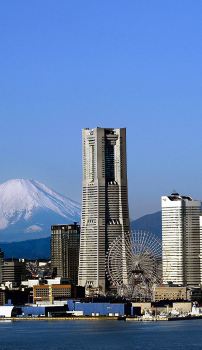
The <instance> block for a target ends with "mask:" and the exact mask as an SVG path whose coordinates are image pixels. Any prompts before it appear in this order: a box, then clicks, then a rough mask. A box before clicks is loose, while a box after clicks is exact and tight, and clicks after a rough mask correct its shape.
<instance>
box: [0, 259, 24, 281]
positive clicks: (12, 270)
mask: <svg viewBox="0 0 202 350" xmlns="http://www.w3.org/2000/svg"><path fill="white" fill-rule="evenodd" d="M2 277H3V278H2V282H3V283H6V282H11V283H12V284H13V286H14V287H18V286H19V285H20V284H21V281H23V280H24V279H25V278H26V269H25V262H24V261H21V260H18V259H12V260H6V261H4V264H3V276H2Z"/></svg>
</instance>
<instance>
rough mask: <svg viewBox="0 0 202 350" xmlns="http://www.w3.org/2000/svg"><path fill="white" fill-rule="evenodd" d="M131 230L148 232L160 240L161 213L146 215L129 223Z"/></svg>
mask: <svg viewBox="0 0 202 350" xmlns="http://www.w3.org/2000/svg"><path fill="white" fill-rule="evenodd" d="M131 228H132V229H133V230H143V231H149V232H151V233H153V234H154V235H156V236H157V237H158V238H160V239H161V211H158V212H156V213H153V214H147V215H144V216H142V217H141V218H139V219H136V220H134V221H132V222H131Z"/></svg>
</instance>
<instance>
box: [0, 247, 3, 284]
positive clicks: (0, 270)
mask: <svg viewBox="0 0 202 350" xmlns="http://www.w3.org/2000/svg"><path fill="white" fill-rule="evenodd" d="M3 265H4V253H3V252H2V250H1V249H0V283H2V281H3Z"/></svg>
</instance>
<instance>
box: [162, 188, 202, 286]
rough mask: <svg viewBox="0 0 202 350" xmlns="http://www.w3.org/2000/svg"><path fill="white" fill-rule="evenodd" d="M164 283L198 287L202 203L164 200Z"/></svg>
mask: <svg viewBox="0 0 202 350" xmlns="http://www.w3.org/2000/svg"><path fill="white" fill-rule="evenodd" d="M161 204H162V244H163V281H164V283H168V282H173V283H174V284H178V285H189V286H197V285H199V284H200V283H201V276H200V244H201V243H200V220H199V217H200V211H201V202H200V201H196V200H193V199H192V198H191V197H189V196H180V195H179V194H178V193H172V194H171V195H170V196H163V197H162V198H161Z"/></svg>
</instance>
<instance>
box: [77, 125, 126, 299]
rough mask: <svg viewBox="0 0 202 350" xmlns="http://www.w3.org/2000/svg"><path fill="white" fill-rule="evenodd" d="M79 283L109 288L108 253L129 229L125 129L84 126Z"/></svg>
mask: <svg viewBox="0 0 202 350" xmlns="http://www.w3.org/2000/svg"><path fill="white" fill-rule="evenodd" d="M82 134H83V135H82V136H83V140H82V142H83V183H82V217H81V240H80V258H79V285H81V286H85V287H91V288H95V289H96V288H98V289H99V291H100V292H101V293H105V291H106V276H105V255H106V252H107V250H108V247H109V245H110V243H111V242H112V241H113V240H114V239H115V238H116V237H117V236H118V235H121V234H123V233H124V232H128V231H129V212H128V186H127V165H126V129H125V128H121V129H104V128H95V129H83V132H82Z"/></svg>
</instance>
